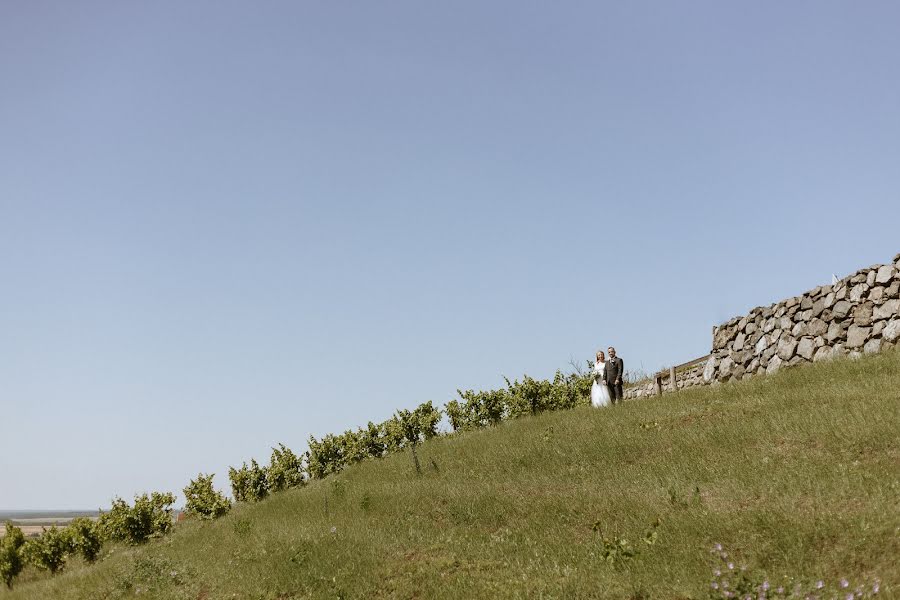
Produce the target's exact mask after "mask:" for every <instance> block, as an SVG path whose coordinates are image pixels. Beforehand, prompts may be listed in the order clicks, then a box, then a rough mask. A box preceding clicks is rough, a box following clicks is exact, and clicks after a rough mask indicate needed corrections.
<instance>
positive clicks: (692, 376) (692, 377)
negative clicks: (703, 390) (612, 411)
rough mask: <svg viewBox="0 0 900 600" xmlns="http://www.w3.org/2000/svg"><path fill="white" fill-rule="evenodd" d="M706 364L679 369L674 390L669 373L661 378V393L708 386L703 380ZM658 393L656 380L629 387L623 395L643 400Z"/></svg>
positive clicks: (644, 381) (647, 380) (640, 382)
mask: <svg viewBox="0 0 900 600" xmlns="http://www.w3.org/2000/svg"><path fill="white" fill-rule="evenodd" d="M705 368H706V363H705V362H701V363H698V364H696V365H691V366H690V367H686V368H684V369H679V370H677V371H676V373H675V388H674V389H673V388H672V379H671V376H670V375H669V373H668V372H665V373H664V374H663V375H662V376H661V377H660V382H659V384H660V385H659V391H660V392H661V393H663V394H666V393H669V392H675V391H680V390H684V389H687V388H692V387H695V386H698V385H706V383H707V381H706V380H705V379H703V371H704V369H705ZM656 393H657V389H656V381H655V379H654V378H651V379H646V380H643V381H639V382H637V383H635V384H634V385H631V386H629V387H627V388H626V389H625V390H624V392H623V395H624V396H625V398H626V399H628V398H643V397H645V396H653V395H655V394H656Z"/></svg>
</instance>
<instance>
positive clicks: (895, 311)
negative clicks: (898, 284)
mask: <svg viewBox="0 0 900 600" xmlns="http://www.w3.org/2000/svg"><path fill="white" fill-rule="evenodd" d="M896 316H900V300H888V301H887V302H885V303H884V304H882V305H881V306H876V307H875V310H874V311H873V315H872V318H873V319H874V320H875V321H880V320H881V319H891V318H893V317H896Z"/></svg>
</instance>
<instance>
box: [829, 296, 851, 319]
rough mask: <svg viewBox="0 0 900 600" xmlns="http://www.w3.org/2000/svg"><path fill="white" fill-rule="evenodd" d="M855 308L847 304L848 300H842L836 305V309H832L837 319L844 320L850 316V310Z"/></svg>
mask: <svg viewBox="0 0 900 600" xmlns="http://www.w3.org/2000/svg"><path fill="white" fill-rule="evenodd" d="M852 308H853V305H852V304H850V303H849V302H847V301H846V300H841V301H840V302H838V303H837V304H835V305H834V308H833V309H831V313H832V314H833V315H834V317H835V318H836V319H843V318H845V317H846V316H847V315H849V314H850V309H852Z"/></svg>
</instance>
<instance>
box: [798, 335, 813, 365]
mask: <svg viewBox="0 0 900 600" xmlns="http://www.w3.org/2000/svg"><path fill="white" fill-rule="evenodd" d="M815 351H816V343H815V342H814V341H813V339H812V338H810V337H805V338H803V339H802V340H800V343H799V344H797V354H798V355H799V356H802V357H803V358H805V359H806V360H812V357H813V353H814V352H815Z"/></svg>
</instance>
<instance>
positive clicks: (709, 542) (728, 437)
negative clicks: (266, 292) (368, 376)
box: [0, 352, 900, 600]
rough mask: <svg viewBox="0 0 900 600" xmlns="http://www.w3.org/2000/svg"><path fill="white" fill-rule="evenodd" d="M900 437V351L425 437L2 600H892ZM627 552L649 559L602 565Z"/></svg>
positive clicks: (41, 578) (897, 565)
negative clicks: (756, 590)
mask: <svg viewBox="0 0 900 600" xmlns="http://www.w3.org/2000/svg"><path fill="white" fill-rule="evenodd" d="M898 426H900V352H888V353H885V354H883V355H881V356H875V357H867V358H864V359H862V360H859V361H840V362H835V363H829V364H820V365H814V366H809V367H801V368H797V369H794V370H791V371H787V372H782V373H780V374H778V375H777V376H774V377H768V378H759V379H757V380H754V381H749V382H743V383H740V384H729V385H725V386H721V387H717V388H708V389H700V390H692V391H686V392H682V393H679V394H676V395H671V396H665V397H663V398H660V399H648V400H637V401H632V402H629V403H627V404H625V405H624V406H618V407H615V408H609V409H603V410H593V409H588V408H583V409H576V410H572V411H565V412H561V413H556V414H546V415H543V416H540V417H535V418H524V419H519V420H516V421H512V422H508V423H505V424H503V425H501V426H499V427H497V428H494V429H488V430H482V431H476V432H472V433H468V434H461V435H454V436H449V437H444V438H439V439H436V440H433V441H431V442H428V443H427V444H425V445H424V446H423V447H421V448H420V450H419V459H420V461H421V463H422V466H423V472H422V474H421V475H420V476H417V475H416V472H415V469H414V467H413V464H412V459H411V455H410V454H409V453H408V452H405V453H401V454H397V455H393V456H389V457H387V458H385V459H382V460H377V461H367V462H364V463H361V464H358V465H356V466H354V467H352V468H349V469H348V470H346V471H345V472H343V473H341V474H339V475H337V476H333V477H330V478H328V479H325V480H321V481H316V482H313V483H312V484H310V485H309V486H307V487H306V488H304V489H299V490H292V491H289V492H285V493H283V494H280V495H276V496H275V497H273V498H271V499H269V500H266V501H264V502H262V503H260V504H256V505H239V506H237V507H236V508H235V509H234V510H232V512H231V513H230V514H229V515H228V516H227V517H225V518H223V519H220V520H219V521H216V522H214V523H207V524H204V523H186V524H184V525H182V526H179V527H178V528H177V530H176V532H175V533H174V534H172V535H171V536H169V537H168V538H165V539H163V540H160V541H157V542H153V543H151V544H149V545H147V546H144V547H140V548H136V549H131V548H124V547H118V548H115V549H114V550H113V552H112V554H111V555H110V556H108V557H107V558H105V559H104V560H103V561H102V562H101V563H100V564H98V565H96V566H93V567H83V566H80V565H77V564H73V565H70V566H69V568H68V571H67V572H65V573H63V574H61V575H58V576H56V577H54V578H52V579H50V578H48V577H47V576H45V575H36V574H34V573H31V574H26V576H25V577H23V578H22V579H21V580H20V583H19V585H18V586H17V589H16V590H14V591H13V592H11V593H10V592H5V591H4V592H0V599H6V598H9V599H10V600H12V599H25V598H28V599H45V598H85V599H87V598H90V599H94V598H120V597H132V596H138V597H142V598H144V597H146V598H191V599H196V598H202V599H208V600H212V599H219V598H222V599H225V598H245V599H250V598H253V599H263V598H268V599H276V598H277V599H288V598H307V597H310V598H494V597H498V598H525V597H529V598H629V597H631V598H688V597H690V598H703V597H708V596H709V594H710V590H711V588H710V582H711V580H712V571H713V569H714V568H716V567H721V568H724V569H726V570H727V566H724V567H723V566H721V565H722V563H727V562H728V561H732V560H733V561H734V562H735V563H736V568H738V569H739V568H740V566H741V565H745V566H746V567H747V569H748V570H747V573H749V574H750V575H752V576H756V575H759V576H760V577H763V576H765V577H767V578H768V579H769V581H770V582H772V584H771V585H772V587H773V589H774V587H776V586H777V585H783V584H785V583H787V584H788V585H789V587H790V585H793V583H791V580H793V581H794V582H797V581H816V580H819V579H822V580H824V581H825V583H826V586H827V587H829V588H831V587H833V586H834V585H836V583H835V582H837V581H838V580H840V579H841V578H847V579H848V580H849V582H850V586H849V588H848V589H850V591H852V589H853V588H854V587H855V585H856V584H857V582H860V583H861V582H863V581H865V582H868V583H869V584H871V583H872V582H873V581H875V579H876V578H878V579H880V581H881V584H880V585H881V593H880V597H892V594H898V595H900V591H898V590H900V560H898V558H897V557H898V556H900V509H898V506H900V443H898V439H897V434H898V430H900V427H898ZM657 519H659V520H660V525H659V527H658V528H657V529H656V530H655V532H656V536H657V537H656V541H655V543H654V544H652V545H646V544H644V543H643V542H642V541H641V538H642V536H644V534H645V533H647V532H648V528H651V525H652V524H653V523H654V522H655V521H656V520H657ZM595 524H596V525H595ZM598 528H599V530H600V531H599V532H597V531H595V529H598ZM615 536H619V537H623V538H626V539H627V540H629V543H630V545H631V546H632V547H633V548H634V549H636V550H637V554H636V556H634V557H633V558H631V559H630V560H628V559H619V560H613V561H612V562H609V561H607V560H604V558H603V554H604V547H603V544H602V543H601V541H600V540H601V538H602V537H605V538H607V540H608V541H612V540H613V539H614V537H615ZM717 543H719V544H722V545H723V546H724V549H725V551H727V552H729V553H730V554H729V557H728V558H727V559H726V560H725V561H722V560H720V559H719V558H718V557H717V556H714V555H713V554H711V553H710V548H711V547H712V546H713V545H714V544H717ZM28 580H31V581H28ZM870 588H871V585H870ZM840 597H841V598H844V597H845V595H843V592H842V595H841V596H840Z"/></svg>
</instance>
